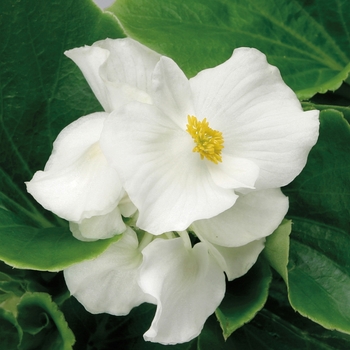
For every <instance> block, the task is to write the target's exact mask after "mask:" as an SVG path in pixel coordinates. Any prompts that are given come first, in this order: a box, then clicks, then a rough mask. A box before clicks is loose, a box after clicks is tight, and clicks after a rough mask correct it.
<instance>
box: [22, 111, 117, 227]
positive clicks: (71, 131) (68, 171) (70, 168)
mask: <svg viewBox="0 0 350 350" xmlns="http://www.w3.org/2000/svg"><path fill="white" fill-rule="evenodd" d="M106 115H107V114H106V113H94V114H90V115H88V116H85V117H82V118H79V119H78V120H77V121H75V122H73V123H72V124H70V125H68V126H67V127H66V128H65V129H63V130H62V132H61V133H60V134H59V135H58V137H57V139H56V140H55V142H54V145H53V151H52V154H51V156H50V158H49V160H48V162H47V164H46V166H45V169H44V171H37V172H36V173H35V174H34V176H33V178H32V180H31V181H29V182H27V183H26V185H27V191H28V192H29V193H30V194H31V195H32V196H33V197H34V198H35V199H36V200H37V201H38V202H39V203H40V204H41V205H42V206H43V207H44V208H45V209H47V210H51V211H52V212H54V213H55V214H57V215H58V216H60V217H62V218H64V219H66V220H69V221H75V222H79V221H81V220H83V219H85V218H90V217H92V216H95V215H103V214H106V213H108V212H110V211H111V210H113V209H114V208H115V207H116V206H117V204H118V201H119V199H120V196H121V195H122V186H121V182H120V180H119V176H118V174H117V172H116V171H115V169H113V168H112V167H111V166H110V165H109V164H108V162H107V160H106V158H105V156H104V155H103V153H102V151H101V149H100V146H99V142H98V141H99V138H100V134H101V131H102V127H103V123H104V121H105V117H106Z"/></svg>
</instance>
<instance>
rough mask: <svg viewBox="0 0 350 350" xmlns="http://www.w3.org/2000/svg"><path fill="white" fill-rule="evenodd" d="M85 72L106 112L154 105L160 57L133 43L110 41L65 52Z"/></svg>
mask: <svg viewBox="0 0 350 350" xmlns="http://www.w3.org/2000/svg"><path fill="white" fill-rule="evenodd" d="M65 54H66V56H68V57H69V58H71V59H72V60H73V61H74V62H75V63H76V64H77V65H78V66H79V68H80V69H81V71H82V73H83V74H84V77H85V79H86V80H87V82H88V83H89V85H90V87H91V89H92V91H93V92H94V94H95V96H96V97H97V99H98V100H99V101H100V103H101V105H102V107H103V108H104V110H105V111H107V112H111V111H112V110H114V109H116V108H118V107H119V106H120V105H122V104H124V103H128V102H130V101H133V100H137V101H141V102H145V103H150V102H151V98H150V96H149V92H150V88H151V73H152V71H153V69H154V67H155V65H156V63H157V62H158V60H159V58H160V55H159V54H157V53H156V52H155V51H152V50H150V49H148V48H147V47H145V46H143V45H141V44H140V43H138V42H136V41H134V40H132V39H130V38H126V39H116V40H112V39H106V40H102V41H98V42H96V43H94V44H93V46H85V47H81V48H76V49H73V50H69V51H66V52H65Z"/></svg>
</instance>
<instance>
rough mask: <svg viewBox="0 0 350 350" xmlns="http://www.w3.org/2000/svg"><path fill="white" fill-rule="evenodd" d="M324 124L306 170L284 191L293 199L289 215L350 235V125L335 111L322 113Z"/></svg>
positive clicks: (330, 110) (322, 122) (321, 118)
mask: <svg viewBox="0 0 350 350" xmlns="http://www.w3.org/2000/svg"><path fill="white" fill-rule="evenodd" d="M320 122H321V124H320V136H319V139H318V142H317V144H316V145H315V146H314V147H313V149H312V150H311V152H310V154H309V157H308V162H307V164H306V166H305V168H304V169H303V171H302V173H301V174H300V175H299V176H298V177H297V178H296V179H295V180H294V181H293V182H292V183H291V184H289V185H288V186H286V187H285V188H283V192H284V193H285V194H286V195H287V196H289V199H290V209H289V213H288V215H290V216H297V217H304V218H308V219H313V220H315V221H319V222H322V223H325V224H328V225H331V226H334V227H338V228H340V229H342V230H345V231H348V232H350V182H349V177H350V125H349V123H348V122H347V121H346V120H345V119H344V117H343V115H342V113H341V112H339V111H336V110H332V109H329V110H324V111H322V112H321V114H320ZM349 239H350V238H349Z"/></svg>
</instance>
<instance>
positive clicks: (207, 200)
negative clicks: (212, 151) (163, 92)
mask: <svg viewBox="0 0 350 350" xmlns="http://www.w3.org/2000/svg"><path fill="white" fill-rule="evenodd" d="M192 143H193V141H192V139H191V137H189V135H188V133H186V131H184V130H181V129H180V128H179V127H178V126H177V125H176V124H175V123H174V122H173V121H172V120H171V119H170V118H167V116H166V115H164V114H163V112H162V111H160V110H158V109H157V108H155V107H154V106H150V105H145V104H141V103H132V104H128V105H126V106H124V107H121V108H120V109H119V110H118V111H116V112H114V113H111V114H110V116H109V117H108V118H107V121H106V124H105V128H104V130H103V133H102V135H101V147H102V149H103V152H104V154H105V155H106V157H107V159H108V160H109V161H110V162H111V164H112V165H113V166H114V167H115V168H116V169H117V171H118V173H119V174H120V176H121V178H122V179H123V186H124V188H125V190H126V192H127V193H128V195H129V196H130V199H131V200H132V202H133V203H134V204H135V205H136V207H137V208H138V210H139V218H138V221H137V225H138V226H139V227H140V228H142V229H144V230H146V231H148V232H150V233H152V234H161V233H163V232H167V231H174V230H178V231H181V230H185V229H186V228H187V227H188V226H189V225H190V224H191V223H192V222H193V220H196V219H200V218H208V217H212V216H214V215H217V214H219V213H220V212H222V211H223V210H225V209H227V208H229V207H230V206H232V205H233V204H234V202H235V200H236V198H237V195H236V194H235V193H234V192H233V191H231V190H226V189H223V188H221V187H219V186H217V185H216V184H215V183H214V181H213V180H212V177H211V175H210V173H209V172H208V169H207V167H206V165H205V163H204V162H202V161H201V159H200V157H198V155H197V154H194V153H193V152H192V148H193V146H192Z"/></svg>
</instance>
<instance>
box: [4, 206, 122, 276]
mask: <svg viewBox="0 0 350 350" xmlns="http://www.w3.org/2000/svg"><path fill="white" fill-rule="evenodd" d="M119 237H120V236H115V237H113V238H111V239H107V240H99V241H95V242H82V241H79V240H77V239H75V238H74V237H73V236H72V233H71V232H70V231H69V230H68V228H61V227H52V228H36V227H31V226H27V225H25V224H23V222H21V221H20V220H19V219H18V218H17V217H16V216H15V215H14V214H13V213H11V212H9V211H7V210H4V209H0V240H1V245H0V259H1V260H3V261H5V262H6V263H7V264H9V265H11V266H14V267H17V268H22V269H35V270H44V271H59V270H62V269H64V268H66V267H68V266H69V265H72V264H74V263H76V262H79V261H82V260H86V259H91V258H93V257H95V256H97V255H99V254H101V253H102V252H103V251H104V250H105V249H106V248H107V247H108V246H109V244H110V243H112V242H115V241H116V240H118V239H119Z"/></svg>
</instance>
